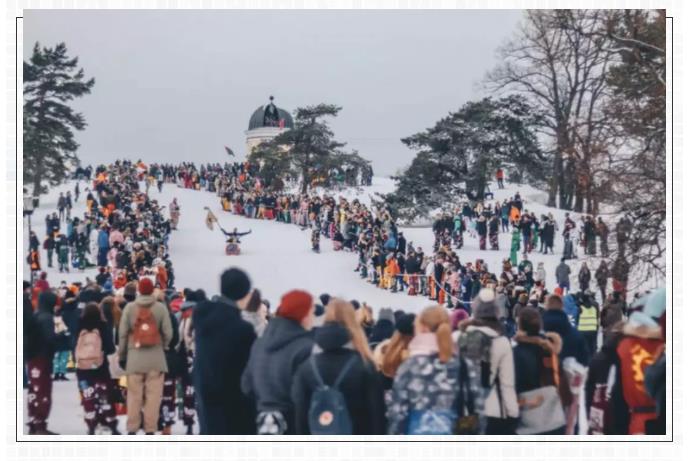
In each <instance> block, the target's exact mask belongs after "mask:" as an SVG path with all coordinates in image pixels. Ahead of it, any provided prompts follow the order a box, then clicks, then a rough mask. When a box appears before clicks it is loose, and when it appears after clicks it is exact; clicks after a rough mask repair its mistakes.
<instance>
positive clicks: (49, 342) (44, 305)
mask: <svg viewBox="0 0 691 461" xmlns="http://www.w3.org/2000/svg"><path fill="white" fill-rule="evenodd" d="M56 302H57V296H56V295H55V293H53V292H51V291H44V292H43V293H41V294H40V295H39V296H38V309H37V310H36V313H35V314H34V326H35V331H34V332H35V338H33V340H32V343H33V352H34V354H33V356H34V357H45V358H48V359H50V360H51V361H52V359H53V354H54V353H55V348H56V345H57V340H58V338H57V336H56V335H55V320H54V317H55V314H54V309H55V303H56Z"/></svg>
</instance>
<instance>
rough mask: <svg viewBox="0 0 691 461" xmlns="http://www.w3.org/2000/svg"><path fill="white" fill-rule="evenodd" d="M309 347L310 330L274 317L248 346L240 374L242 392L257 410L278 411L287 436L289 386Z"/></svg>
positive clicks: (290, 417) (291, 414)
mask: <svg viewBox="0 0 691 461" xmlns="http://www.w3.org/2000/svg"><path fill="white" fill-rule="evenodd" d="M197 331H198V330H197ZM313 344H314V340H313V334H312V332H311V331H307V330H305V329H304V328H303V327H302V326H301V325H300V324H299V323H297V322H295V321H293V320H289V319H286V318H283V317H274V318H273V319H271V320H270V321H269V324H268V325H267V326H266V329H265V330H264V334H262V337H261V338H259V339H258V340H257V341H255V343H254V345H253V346H252V351H251V352H250V358H249V362H248V363H247V367H246V368H245V371H244V373H243V374H242V391H243V392H244V393H245V394H246V395H248V396H252V397H253V398H254V400H255V403H256V405H257V411H258V412H262V411H280V412H281V413H282V414H283V416H284V417H285V420H286V422H287V423H288V431H287V432H286V433H287V434H293V433H294V431H295V427H294V423H295V417H294V412H293V402H292V398H291V395H290V386H291V384H292V382H293V377H294V375H295V372H296V371H297V369H298V367H300V365H301V364H302V363H303V362H304V361H305V360H307V358H308V357H309V356H310V353H311V351H312V346H313ZM199 353H200V352H199V351H197V355H199Z"/></svg>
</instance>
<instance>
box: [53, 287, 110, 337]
mask: <svg viewBox="0 0 691 461" xmlns="http://www.w3.org/2000/svg"><path fill="white" fill-rule="evenodd" d="M81 313H82V311H81V310H80V309H79V308H78V303H77V299H76V298H67V299H65V300H64V301H63V302H62V308H61V309H60V314H61V315H62V320H63V321H64V322H65V325H67V329H68V330H69V331H70V336H71V338H72V345H71V347H70V348H74V346H76V345H77V336H78V335H79V317H80V316H81ZM111 340H112V338H111Z"/></svg>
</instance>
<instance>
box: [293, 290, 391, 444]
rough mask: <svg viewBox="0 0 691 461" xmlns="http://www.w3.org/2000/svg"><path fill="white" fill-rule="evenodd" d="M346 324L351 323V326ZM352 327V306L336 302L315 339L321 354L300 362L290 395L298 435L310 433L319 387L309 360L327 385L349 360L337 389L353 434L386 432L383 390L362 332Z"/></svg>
mask: <svg viewBox="0 0 691 461" xmlns="http://www.w3.org/2000/svg"><path fill="white" fill-rule="evenodd" d="M345 310H348V311H349V312H347V313H345V316H347V317H348V320H346V321H345V322H344V321H343V320H344V319H343V317H344V315H343V312H342V311H345ZM338 311H341V312H338ZM339 317H340V318H339ZM347 325H350V328H348V326H347ZM351 330H353V331H358V327H357V324H356V322H355V312H354V310H353V308H352V306H350V305H349V303H346V302H344V301H340V300H335V301H333V302H332V303H331V304H330V305H329V306H328V307H327V313H326V321H325V323H324V325H323V326H322V327H321V328H319V329H318V330H317V331H316V333H315V342H316V344H317V346H319V348H320V349H321V353H319V354H316V355H314V356H312V358H310V359H309V360H308V361H306V362H305V363H303V364H302V365H300V367H299V368H298V370H297V372H296V373H295V378H294V380H293V385H292V391H291V395H292V400H293V404H294V406H295V428H296V433H297V434H310V428H309V409H310V402H311V397H312V393H313V392H314V391H315V390H316V389H317V388H318V387H319V384H318V383H319V382H318V380H317V377H316V376H315V373H314V370H313V368H312V364H311V363H310V360H314V361H315V365H316V368H317V370H318V372H319V376H320V377H321V379H322V380H323V382H324V383H325V384H327V385H333V384H334V383H335V381H336V379H337V377H338V376H339V374H340V373H341V372H342V371H343V369H344V367H345V366H346V365H347V364H348V363H349V362H350V365H349V368H348V370H347V371H346V374H345V375H344V377H343V379H342V380H341V382H340V384H339V386H338V390H339V391H340V392H341V393H342V394H343V397H344V398H345V402H346V406H347V409H348V415H349V416H350V421H351V424H352V433H353V434H354V435H361V434H365V435H367V434H384V433H385V431H386V419H385V416H384V415H385V411H386V410H385V405H384V389H383V387H382V383H381V380H380V378H379V375H378V373H377V371H376V368H375V367H374V364H373V361H372V354H371V352H370V350H369V348H368V347H367V344H366V343H365V340H364V335H362V331H361V330H360V331H359V333H355V335H358V337H354V334H351ZM349 344H352V346H350V345H349ZM351 361H352V362H351Z"/></svg>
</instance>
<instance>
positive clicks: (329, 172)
mask: <svg viewBox="0 0 691 461" xmlns="http://www.w3.org/2000/svg"><path fill="white" fill-rule="evenodd" d="M340 110H341V107H338V106H335V105H333V104H318V105H316V106H308V107H302V108H298V109H297V110H296V112H295V124H294V127H293V128H292V129H290V130H287V131H284V132H283V133H281V134H279V135H278V136H276V137H275V138H274V139H272V140H271V141H269V142H266V143H262V144H260V145H259V146H257V147H256V148H255V149H253V151H252V153H251V154H250V157H249V160H250V161H252V162H258V163H259V164H260V165H262V167H261V168H260V173H259V174H260V176H261V177H262V178H263V179H264V181H265V182H266V183H269V184H271V183H273V182H274V181H276V179H277V178H278V179H281V178H285V177H292V178H296V179H298V180H299V181H300V189H301V191H302V193H303V194H304V193H306V192H307V190H308V189H309V188H310V187H312V186H314V185H323V186H332V185H334V183H336V182H339V180H340V178H345V175H346V171H350V170H351V169H353V168H356V169H358V168H363V167H364V166H366V165H369V162H368V161H366V160H365V159H363V158H362V157H361V156H360V155H359V154H358V153H357V152H345V151H344V150H343V147H345V143H343V142H338V141H336V140H334V133H333V131H331V128H330V127H329V125H328V123H327V122H326V120H325V118H326V117H336V116H337V115H338V113H339V112H340Z"/></svg>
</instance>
